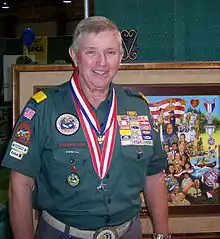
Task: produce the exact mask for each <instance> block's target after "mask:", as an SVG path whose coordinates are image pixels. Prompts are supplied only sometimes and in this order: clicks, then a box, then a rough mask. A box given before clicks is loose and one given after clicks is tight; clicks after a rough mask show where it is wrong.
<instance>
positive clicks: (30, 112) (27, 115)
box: [23, 107, 35, 120]
mask: <svg viewBox="0 0 220 239" xmlns="http://www.w3.org/2000/svg"><path fill="white" fill-rule="evenodd" d="M23 115H24V117H25V118H27V119H29V120H31V119H32V118H33V117H34V115H35V111H34V110H32V109H30V108H29V107H26V109H25V110H24V114H23Z"/></svg>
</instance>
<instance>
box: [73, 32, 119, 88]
mask: <svg viewBox="0 0 220 239" xmlns="http://www.w3.org/2000/svg"><path fill="white" fill-rule="evenodd" d="M70 55H71V57H72V59H73V61H74V63H75V65H76V66H78V69H79V80H80V81H82V82H83V83H84V85H86V87H88V88H89V89H90V90H94V89H95V90H99V91H102V90H106V89H107V88H108V86H109V83H110V82H111V81H112V79H113V77H114V76H115V74H116V72H117V69H118V66H119V64H120V62H121V58H122V56H123V50H122V49H121V46H120V42H119V37H118V33H117V31H104V32H100V33H98V34H95V33H90V34H87V33H84V34H83V35H81V37H80V39H79V44H78V51H77V52H74V50H73V49H70Z"/></svg>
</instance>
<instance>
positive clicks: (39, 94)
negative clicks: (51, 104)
mask: <svg viewBox="0 0 220 239" xmlns="http://www.w3.org/2000/svg"><path fill="white" fill-rule="evenodd" d="M31 98H32V99H34V100H35V101H36V102H37V103H40V102H41V101H43V100H45V99H47V95H46V94H45V93H44V92H43V91H39V92H37V93H36V94H34V95H33V96H32V97H31Z"/></svg>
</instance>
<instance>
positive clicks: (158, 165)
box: [147, 105, 168, 176]
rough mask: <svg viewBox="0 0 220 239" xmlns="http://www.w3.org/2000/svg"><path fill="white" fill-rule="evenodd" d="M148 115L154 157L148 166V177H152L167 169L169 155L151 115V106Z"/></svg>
mask: <svg viewBox="0 0 220 239" xmlns="http://www.w3.org/2000/svg"><path fill="white" fill-rule="evenodd" d="M147 113H148V115H149V119H150V122H151V125H152V136H153V147H154V149H153V156H152V157H151V160H150V162H149V164H148V168H147V176H151V175H154V174H157V173H160V172H162V171H164V170H166V169H167V167H168V162H167V153H166V152H165V151H164V149H163V146H162V143H161V140H160V135H159V132H158V127H157V126H156V124H155V122H154V120H153V117H152V115H151V112H150V109H149V106H148V105H147Z"/></svg>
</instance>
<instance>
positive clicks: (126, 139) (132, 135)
mask: <svg viewBox="0 0 220 239" xmlns="http://www.w3.org/2000/svg"><path fill="white" fill-rule="evenodd" d="M126 113H127V114H131V115H129V116H128V118H126V120H122V116H121V115H118V116H117V120H118V125H119V133H120V139H121V145H150V146H152V145H153V136H152V131H151V123H150V121H149V118H148V116H146V115H140V116H139V115H135V114H137V112H135V111H126ZM128 127H129V129H128Z"/></svg>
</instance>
